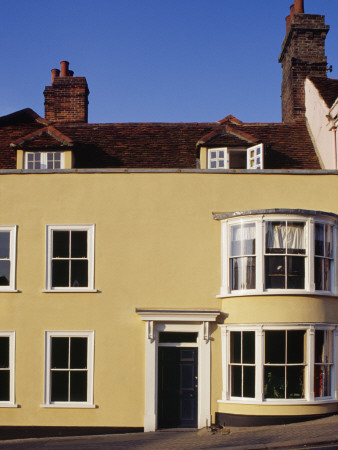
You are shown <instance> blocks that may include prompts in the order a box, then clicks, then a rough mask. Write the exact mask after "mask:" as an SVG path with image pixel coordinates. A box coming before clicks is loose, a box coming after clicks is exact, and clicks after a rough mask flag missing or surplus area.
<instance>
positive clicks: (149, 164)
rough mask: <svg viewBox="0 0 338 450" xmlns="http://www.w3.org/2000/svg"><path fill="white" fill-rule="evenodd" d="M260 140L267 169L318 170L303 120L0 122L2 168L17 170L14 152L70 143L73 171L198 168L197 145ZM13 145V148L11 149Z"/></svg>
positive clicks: (16, 118)
mask: <svg viewBox="0 0 338 450" xmlns="http://www.w3.org/2000/svg"><path fill="white" fill-rule="evenodd" d="M260 142H262V143H263V144H264V149H265V164H264V167H265V168H266V169H319V168H320V165H319V162H318V158H317V156H316V153H315V150H314V147H313V144H312V142H311V139H310V136H309V134H308V131H307V128H306V125H305V122H304V121H303V120H300V121H296V122H294V123H287V124H286V123H285V124H284V123H277V124H258V123H257V124H255V123H243V122H241V121H240V120H238V119H236V118H234V117H232V116H227V117H226V118H225V119H223V120H221V121H219V122H216V123H126V124H119V123H115V124H74V123H59V124H57V123H56V124H53V126H46V121H45V120H44V119H41V118H40V117H39V116H38V115H37V114H35V113H34V112H33V111H31V110H23V111H18V112H17V113H14V114H11V115H10V116H6V117H3V118H0V169H14V168H15V167H16V148H24V149H30V150H39V149H46V148H56V147H57V146H59V147H62V146H63V145H72V148H73V151H74V155H75V168H153V169H160V168H163V169H166V168H172V169H175V168H187V169H189V168H196V158H197V157H198V155H199V146H200V145H203V146H207V147H226V146H233V147H246V148H247V147H249V146H251V145H254V144H256V143H260ZM11 144H12V146H11Z"/></svg>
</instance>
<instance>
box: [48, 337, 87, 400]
mask: <svg viewBox="0 0 338 450" xmlns="http://www.w3.org/2000/svg"><path fill="white" fill-rule="evenodd" d="M87 368H88V339H87V338H86V337H52V338H51V373H50V383H51V387H50V392H51V401H52V402H86V401H87V385H88V381H87V379H88V373H87Z"/></svg>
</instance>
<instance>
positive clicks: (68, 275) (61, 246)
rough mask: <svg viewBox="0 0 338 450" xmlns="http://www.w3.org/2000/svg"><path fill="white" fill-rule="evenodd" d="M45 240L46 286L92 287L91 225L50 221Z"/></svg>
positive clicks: (92, 248)
mask: <svg viewBox="0 0 338 450" xmlns="http://www.w3.org/2000/svg"><path fill="white" fill-rule="evenodd" d="M47 240H48V248H47V290H88V289H90V290H92V289H93V288H94V225H79V226H77V225H50V226H48V227H47Z"/></svg>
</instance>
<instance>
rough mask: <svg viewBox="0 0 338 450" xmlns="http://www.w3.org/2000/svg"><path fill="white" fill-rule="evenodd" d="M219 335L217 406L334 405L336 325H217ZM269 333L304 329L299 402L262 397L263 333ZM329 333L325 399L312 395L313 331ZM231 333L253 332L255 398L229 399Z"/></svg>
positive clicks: (337, 338)
mask: <svg viewBox="0 0 338 450" xmlns="http://www.w3.org/2000/svg"><path fill="white" fill-rule="evenodd" d="M220 327H221V336H222V379H223V389H222V398H221V399H220V400H218V402H219V403H242V404H261V405H296V404H298V405H304V404H319V403H334V402H337V398H338V392H337V386H338V380H337V375H338V373H337V372H338V371H337V369H336V364H337V362H338V360H337V349H338V325H325V324H315V325H314V324H308V323H304V324H297V325H294V324H279V325H275V324H248V325H242V324H232V325H220ZM270 330H282V331H289V330H304V331H305V335H306V344H305V346H304V347H305V348H304V350H305V352H304V359H305V361H304V366H305V373H304V382H305V388H304V398H302V399H271V398H264V360H265V356H264V333H265V331H270ZM316 330H331V331H332V332H333V348H332V354H333V364H332V366H331V367H332V369H331V370H332V372H331V395H330V396H327V397H315V394H314V365H315V331H316ZM231 331H254V332H255V333H256V334H255V349H256V355H255V365H256V372H255V398H245V397H232V396H231V395H230V393H231V391H230V389H231V380H230V332H231Z"/></svg>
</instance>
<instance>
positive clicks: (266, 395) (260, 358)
mask: <svg viewBox="0 0 338 450" xmlns="http://www.w3.org/2000/svg"><path fill="white" fill-rule="evenodd" d="M221 330H222V331H221V332H222V359H223V368H224V372H223V394H222V400H221V401H224V402H228V401H229V402H235V403H236V402H248V403H252V402H255V403H266V404H268V403H271V404H276V403H280V404H283V403H295V402H300V403H304V402H309V401H310V402H316V401H321V402H323V401H334V399H335V386H334V384H335V376H334V373H335V361H334V354H335V339H337V338H338V327H336V326H334V325H323V324H316V325H309V324H304V325H302V324H298V325H293V324H290V325H283V326H282V325H281V326H278V325H268V324H264V325H262V324H260V325H258V324H255V325H247V326H244V325H235V324H233V325H222V326H221Z"/></svg>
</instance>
